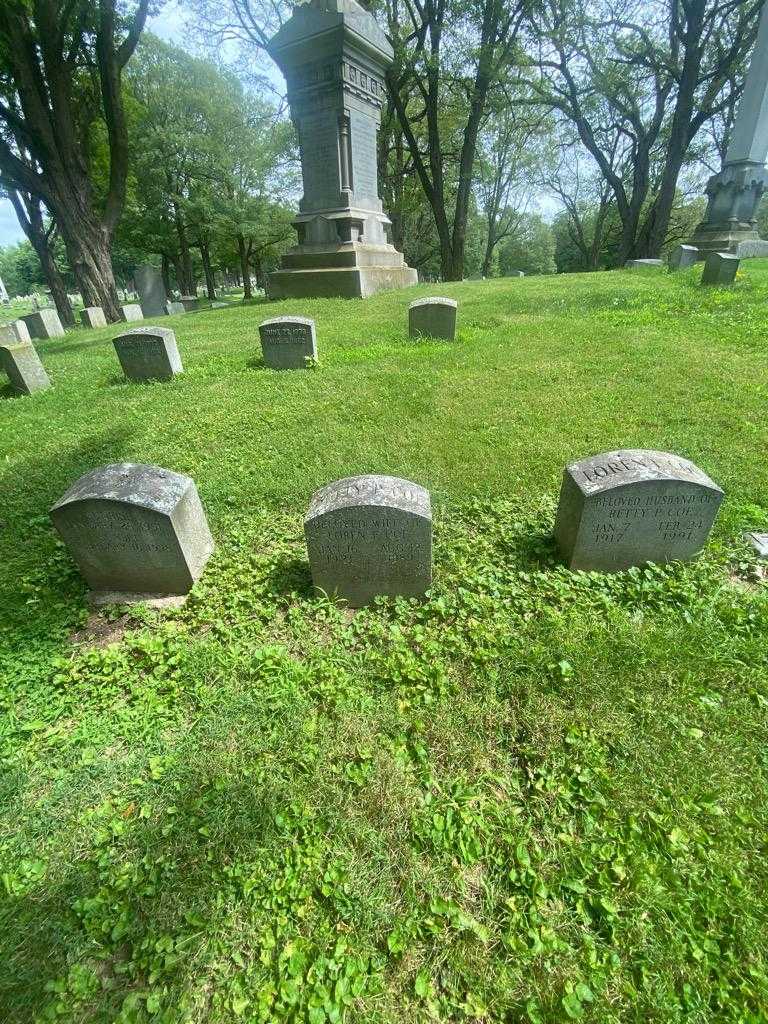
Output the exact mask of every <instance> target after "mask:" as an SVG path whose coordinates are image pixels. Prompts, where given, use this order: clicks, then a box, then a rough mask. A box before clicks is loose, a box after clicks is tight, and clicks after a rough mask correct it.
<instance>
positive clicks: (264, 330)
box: [259, 316, 317, 370]
mask: <svg viewBox="0 0 768 1024" xmlns="http://www.w3.org/2000/svg"><path fill="white" fill-rule="evenodd" d="M259 337H260V338H261V353H262V356H263V357H264V364H265V365H266V366H270V367H272V369H274V370H301V369H305V368H306V367H307V366H309V365H310V363H311V362H312V361H313V360H316V359H317V337H316V335H315V321H314V320H310V319H308V318H307V317H304V316H278V317H275V318H274V319H272V320H265V321H264V322H263V323H260V324H259Z"/></svg>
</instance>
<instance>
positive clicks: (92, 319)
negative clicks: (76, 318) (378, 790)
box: [80, 306, 107, 327]
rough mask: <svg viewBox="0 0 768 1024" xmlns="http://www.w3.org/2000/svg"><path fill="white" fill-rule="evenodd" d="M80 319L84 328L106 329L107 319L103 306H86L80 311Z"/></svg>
mask: <svg viewBox="0 0 768 1024" xmlns="http://www.w3.org/2000/svg"><path fill="white" fill-rule="evenodd" d="M80 319H81V320H82V322H83V326H84V327H106V326H107V318H106V317H105V316H104V310H103V309H102V308H101V306H86V307H85V308H84V309H81V310H80Z"/></svg>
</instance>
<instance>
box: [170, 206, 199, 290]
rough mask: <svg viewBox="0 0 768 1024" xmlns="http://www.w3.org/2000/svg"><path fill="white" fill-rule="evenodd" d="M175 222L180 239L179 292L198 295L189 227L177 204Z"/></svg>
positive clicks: (174, 210) (174, 213) (174, 208)
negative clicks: (188, 232)
mask: <svg viewBox="0 0 768 1024" xmlns="http://www.w3.org/2000/svg"><path fill="white" fill-rule="evenodd" d="M173 220H174V223H175V225H176V234H177V236H178V239H179V269H180V271H181V279H180V280H179V290H180V291H181V294H182V295H197V286H196V284H195V279H194V274H193V273H192V253H191V252H190V249H189V238H188V237H187V226H186V224H185V223H184V217H183V216H182V213H181V210H180V209H179V207H178V206H177V204H176V203H174V204H173Z"/></svg>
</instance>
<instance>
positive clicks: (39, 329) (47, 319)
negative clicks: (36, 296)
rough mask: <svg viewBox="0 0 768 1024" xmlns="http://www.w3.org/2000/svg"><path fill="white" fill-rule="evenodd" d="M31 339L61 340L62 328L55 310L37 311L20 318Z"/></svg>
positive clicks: (62, 335)
mask: <svg viewBox="0 0 768 1024" xmlns="http://www.w3.org/2000/svg"><path fill="white" fill-rule="evenodd" d="M21 319H22V320H23V321H24V323H25V324H26V326H27V330H28V331H29V334H30V336H31V337H32V338H62V337H64V328H63V327H62V326H61V320H59V314H58V313H57V312H56V310H55V309H38V311H37V312H36V313H27V315H26V316H23V317H22V318H21Z"/></svg>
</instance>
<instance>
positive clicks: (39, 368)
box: [0, 298, 458, 395]
mask: <svg viewBox="0 0 768 1024" xmlns="http://www.w3.org/2000/svg"><path fill="white" fill-rule="evenodd" d="M196 301H197V300H196ZM126 308H129V307H124V309H126ZM133 308H134V309H137V310H139V315H140V314H141V309H140V307H139V306H135V307H133ZM457 309H458V305H457V303H456V302H454V300H453V299H444V298H427V299H419V300H417V301H416V302H412V303H411V305H410V306H409V310H408V317H409V333H410V336H411V337H413V338H420V337H432V338H443V339H447V340H450V341H452V340H453V339H454V338H455V337H456V314H457ZM48 313H52V314H53V316H56V312H55V310H41V311H40V312H38V313H34V314H31V315H30V316H28V317H24V318H23V319H21V320H17V321H16V322H15V324H11V325H9V326H8V327H7V328H4V329H3V331H2V332H0V369H4V370H5V371H6V373H7V374H8V377H9V379H10V381H11V385H12V386H13V388H14V389H15V390H16V391H18V392H19V393H20V394H26V395H30V394H32V393H33V392H35V391H42V390H44V389H45V388H47V387H49V386H50V380H49V379H48V376H47V374H46V372H45V369H44V368H43V365H42V363H41V362H40V357H39V356H38V354H37V351H36V350H35V348H34V346H33V344H32V341H31V337H30V335H31V331H30V330H29V329H28V324H29V321H30V320H33V321H34V323H33V326H34V329H35V330H36V331H40V330H41V329H42V328H41V323H44V322H45V320H42V321H41V320H40V319H39V318H41V317H42V316H43V314H48ZM83 314H87V319H88V321H89V326H92V327H101V326H106V325H107V324H106V320H105V319H104V313H103V311H102V310H101V308H100V307H89V308H86V309H84V310H83ZM98 314H100V317H99V315H98ZM56 319H57V320H58V317H56ZM84 319H85V318H84ZM126 319H133V316H128V317H126ZM102 321H103V322H102ZM50 326H51V325H50V323H49V324H48V325H47V328H46V329H50ZM62 333H63V332H62ZM39 336H40V335H39V333H38V334H36V335H35V337H39ZM52 336H55V335H51V334H49V335H48V337H52ZM259 336H260V340H261V350H262V356H263V359H264V365H265V366H268V367H270V368H271V369H277V370H286V369H302V368H306V367H308V366H311V365H312V364H313V363H314V362H316V360H317V332H316V329H315V322H314V320H310V319H308V318H307V317H300V316H283V317H275V318H273V319H271V320H265V321H264V322H263V323H261V324H259ZM113 344H114V346H115V352H116V353H117V358H118V360H119V362H120V366H121V367H122V369H123V373H124V374H125V376H126V377H127V378H128V380H131V381H150V380H169V379H170V378H171V377H175V376H176V374H179V373H183V372H184V368H183V365H182V361H181V356H180V355H179V349H178V345H177V343H176V335H175V334H174V332H173V331H172V330H171V329H170V328H168V327H157V326H145V327H135V328H133V329H131V330H129V331H125V332H123V333H122V334H120V335H118V336H117V337H116V338H114V339H113Z"/></svg>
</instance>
